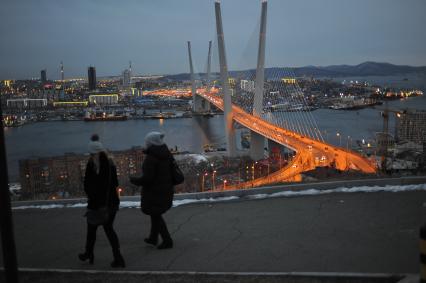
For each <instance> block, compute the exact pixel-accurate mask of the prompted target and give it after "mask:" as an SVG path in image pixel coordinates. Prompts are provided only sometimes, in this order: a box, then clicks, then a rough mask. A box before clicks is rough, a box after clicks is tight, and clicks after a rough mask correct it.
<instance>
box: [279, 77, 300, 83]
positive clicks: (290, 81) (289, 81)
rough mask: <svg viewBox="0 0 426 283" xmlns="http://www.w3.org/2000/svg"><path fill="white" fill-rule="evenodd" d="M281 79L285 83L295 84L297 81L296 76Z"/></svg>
mask: <svg viewBox="0 0 426 283" xmlns="http://www.w3.org/2000/svg"><path fill="white" fill-rule="evenodd" d="M281 81H282V82H283V83H285V84H295V83H296V79H295V78H282V79H281Z"/></svg>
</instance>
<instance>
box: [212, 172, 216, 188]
mask: <svg viewBox="0 0 426 283" xmlns="http://www.w3.org/2000/svg"><path fill="white" fill-rule="evenodd" d="M215 174H216V170H213V174H212V186H213V191H214V190H215V189H216V184H215V179H214V175H215Z"/></svg>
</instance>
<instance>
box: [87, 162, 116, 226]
mask: <svg viewBox="0 0 426 283" xmlns="http://www.w3.org/2000/svg"><path fill="white" fill-rule="evenodd" d="M110 184H111V165H110V164H109V174H108V185H107V192H106V198H105V205H103V206H101V207H99V208H98V209H88V210H87V212H86V218H87V223H88V224H90V225H95V226H99V225H104V224H106V223H108V220H109V217H110V214H111V209H110V207H109V206H108V200H109V191H110V189H109V185H110Z"/></svg>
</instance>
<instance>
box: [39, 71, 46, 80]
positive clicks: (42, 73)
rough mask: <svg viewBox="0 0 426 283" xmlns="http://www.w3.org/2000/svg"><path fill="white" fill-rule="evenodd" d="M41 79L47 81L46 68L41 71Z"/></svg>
mask: <svg viewBox="0 0 426 283" xmlns="http://www.w3.org/2000/svg"><path fill="white" fill-rule="evenodd" d="M40 81H41V82H42V83H45V82H46V81H47V75H46V69H44V70H41V71H40Z"/></svg>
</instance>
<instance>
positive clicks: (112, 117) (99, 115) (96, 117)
mask: <svg viewBox="0 0 426 283" xmlns="http://www.w3.org/2000/svg"><path fill="white" fill-rule="evenodd" d="M125 120H127V116H126V115H119V114H116V113H115V112H111V113H107V112H99V111H93V112H91V111H87V112H86V114H85V116H84V121H85V122H92V121H125Z"/></svg>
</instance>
